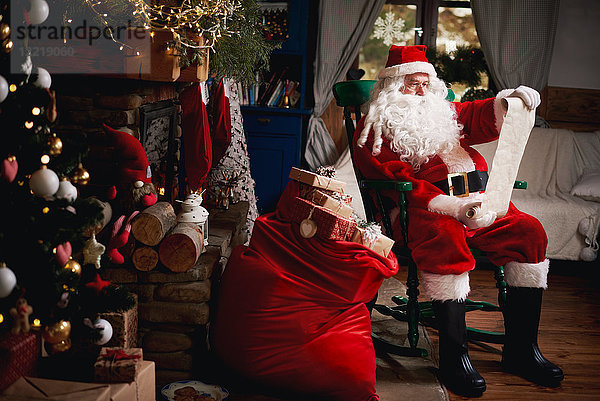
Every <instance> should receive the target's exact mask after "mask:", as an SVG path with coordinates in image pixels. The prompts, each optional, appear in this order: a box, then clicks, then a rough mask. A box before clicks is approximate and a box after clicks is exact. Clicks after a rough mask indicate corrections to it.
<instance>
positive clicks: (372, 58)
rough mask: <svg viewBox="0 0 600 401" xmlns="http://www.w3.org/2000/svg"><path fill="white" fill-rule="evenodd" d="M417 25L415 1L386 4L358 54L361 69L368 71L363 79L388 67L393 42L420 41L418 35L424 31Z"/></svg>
mask: <svg viewBox="0 0 600 401" xmlns="http://www.w3.org/2000/svg"><path fill="white" fill-rule="evenodd" d="M417 26H418V23H417V5H416V4H406V5H398V4H390V3H388V4H385V5H384V6H383V9H382V10H381V13H380V14H379V17H378V18H377V20H376V21H375V25H374V26H373V31H372V32H371V34H370V35H369V36H368V37H367V39H366V40H365V43H364V44H363V47H362V49H361V51H360V53H359V61H358V62H359V65H360V68H362V69H363V70H365V75H364V79H377V73H379V70H380V69H381V68H383V67H384V66H385V62H386V61H387V57H388V50H389V48H390V46H391V45H393V44H395V45H398V44H403V45H414V44H418V42H417V41H416V40H415V36H418V35H419V34H422V31H421V29H420V28H417Z"/></svg>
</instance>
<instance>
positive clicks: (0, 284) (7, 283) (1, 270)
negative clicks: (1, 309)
mask: <svg viewBox="0 0 600 401" xmlns="http://www.w3.org/2000/svg"><path fill="white" fill-rule="evenodd" d="M16 285H17V276H15V273H13V271H12V270H10V269H9V268H8V267H6V264H5V263H4V262H0V298H6V297H7V296H9V295H10V293H11V292H12V291H13V290H14V288H15V286H16Z"/></svg>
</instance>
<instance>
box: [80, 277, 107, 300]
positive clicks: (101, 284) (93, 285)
mask: <svg viewBox="0 0 600 401" xmlns="http://www.w3.org/2000/svg"><path fill="white" fill-rule="evenodd" d="M109 285H110V281H106V280H102V277H100V275H99V274H98V273H96V278H94V281H90V282H89V283H86V284H85V286H86V288H89V289H90V290H93V291H94V292H95V293H96V294H97V295H100V293H101V292H102V291H104V290H105V289H106V287H108V286H109Z"/></svg>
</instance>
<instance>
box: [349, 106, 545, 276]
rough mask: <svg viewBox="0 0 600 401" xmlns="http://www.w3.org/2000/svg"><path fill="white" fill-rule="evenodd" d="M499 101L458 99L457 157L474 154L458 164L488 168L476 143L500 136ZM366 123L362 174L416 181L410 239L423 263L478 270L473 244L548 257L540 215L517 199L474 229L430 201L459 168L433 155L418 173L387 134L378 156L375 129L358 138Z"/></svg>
mask: <svg viewBox="0 0 600 401" xmlns="http://www.w3.org/2000/svg"><path fill="white" fill-rule="evenodd" d="M495 101H496V99H494V98H490V99H486V100H476V101H474V102H464V103H452V104H453V105H454V107H455V109H456V114H457V119H458V122H459V123H460V124H462V125H463V130H462V132H461V134H462V135H463V137H462V139H461V141H460V144H461V149H462V150H460V149H458V150H457V152H455V153H456V155H455V156H454V160H453V162H457V160H456V157H458V158H460V157H463V158H464V159H470V160H462V161H460V160H459V161H458V164H460V165H470V166H471V167H472V169H476V170H479V171H486V172H487V169H488V167H487V164H486V162H485V159H484V158H483V156H481V154H480V153H479V152H477V151H476V150H475V149H474V148H472V147H471V145H476V144H480V143H485V142H490V141H493V140H496V139H497V138H498V136H499V132H498V129H497V124H496V113H495V110H494V102H495ZM363 127H364V118H363V119H361V120H360V121H359V123H358V124H357V127H356V131H355V133H354V139H353V141H352V142H353V149H354V163H355V164H356V166H357V167H358V169H359V171H360V172H361V174H362V176H363V177H364V178H368V179H387V180H398V181H410V182H412V185H413V190H412V191H410V192H408V193H407V200H408V205H409V216H410V223H409V231H408V245H409V247H410V248H411V250H412V256H413V258H414V260H415V262H416V264H417V267H418V268H419V269H421V270H422V271H426V272H430V273H436V274H462V273H464V272H466V271H469V270H472V269H473V268H474V266H475V261H474V259H473V256H472V254H471V251H470V248H478V249H481V250H483V251H485V252H486V254H487V256H488V257H489V259H490V261H491V262H492V263H494V264H496V265H499V266H500V265H504V264H506V263H507V262H510V261H516V262H522V263H539V262H541V261H543V260H544V259H545V256H546V246H547V238H546V233H545V231H544V229H543V227H542V225H541V224H540V223H539V221H538V220H537V219H535V218H534V217H532V216H529V215H527V214H525V213H523V212H521V211H519V210H517V209H516V208H515V206H514V205H513V204H512V203H511V204H510V206H509V210H508V213H507V214H506V215H505V216H504V217H502V218H499V219H496V221H495V222H494V223H493V224H492V225H490V226H489V227H485V228H480V229H476V230H471V229H468V228H467V227H465V226H464V225H463V224H462V223H460V222H459V221H458V220H456V219H454V218H453V217H450V216H447V215H442V214H439V213H435V212H432V211H430V210H428V206H429V202H430V201H431V200H432V199H433V198H435V197H436V196H438V195H441V194H444V192H442V190H441V189H439V188H438V187H436V186H435V185H433V183H434V182H438V181H441V180H446V179H447V176H448V173H450V172H456V171H449V167H448V165H447V164H445V163H444V161H443V160H442V158H440V157H439V156H433V157H431V158H430V160H429V161H428V162H427V163H425V164H423V165H421V167H420V169H419V171H418V172H416V173H415V171H414V170H413V168H412V166H411V165H410V164H408V163H406V162H403V161H401V160H400V159H399V155H398V154H396V153H394V152H393V151H392V150H391V148H390V146H389V140H387V139H386V138H382V139H383V144H382V147H381V153H379V154H378V155H377V156H373V155H372V153H371V150H372V148H373V132H370V133H369V136H368V138H367V142H366V143H365V145H364V146H362V147H359V146H358V145H357V144H356V141H357V139H358V137H359V136H360V133H361V132H362V130H363ZM464 172H469V171H464ZM384 195H385V196H387V197H389V198H391V199H392V200H393V201H396V202H397V201H398V194H397V193H394V192H391V191H390V192H388V193H384ZM392 217H394V216H392ZM392 225H393V230H394V240H396V241H402V237H401V230H400V222H399V220H398V219H393V220H392ZM525 238H526V240H525Z"/></svg>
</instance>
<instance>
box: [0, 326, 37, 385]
mask: <svg viewBox="0 0 600 401" xmlns="http://www.w3.org/2000/svg"><path fill="white" fill-rule="evenodd" d="M41 347H42V346H41V338H40V336H38V335H35V334H34V333H33V332H29V333H21V334H11V333H5V334H3V335H0V391H2V390H4V389H5V388H7V387H8V386H10V385H11V384H12V383H14V382H15V381H17V379H18V378H19V377H21V376H29V375H32V374H35V373H36V371H37V367H38V361H39V359H40V357H41V352H42V351H41Z"/></svg>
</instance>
